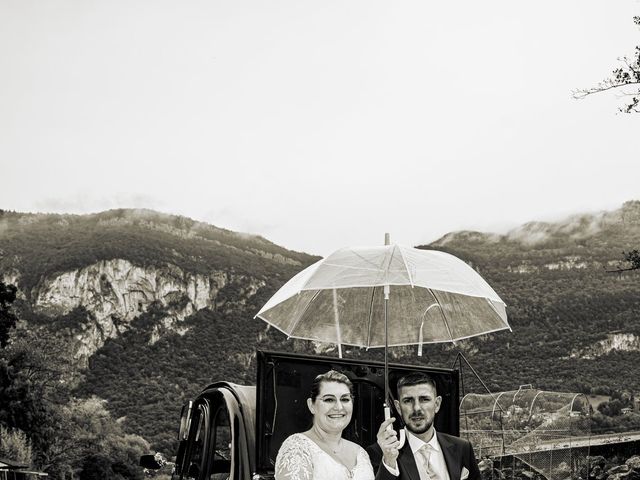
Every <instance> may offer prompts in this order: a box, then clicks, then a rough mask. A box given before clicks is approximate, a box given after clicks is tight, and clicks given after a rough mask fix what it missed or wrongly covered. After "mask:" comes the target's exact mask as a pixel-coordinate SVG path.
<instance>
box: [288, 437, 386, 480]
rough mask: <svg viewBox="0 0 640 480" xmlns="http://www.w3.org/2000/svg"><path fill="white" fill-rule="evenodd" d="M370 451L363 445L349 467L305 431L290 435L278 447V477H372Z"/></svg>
mask: <svg viewBox="0 0 640 480" xmlns="http://www.w3.org/2000/svg"><path fill="white" fill-rule="evenodd" d="M374 478H375V475H374V473H373V467H372V466H371V461H370V460H369V455H368V454H367V452H366V451H365V450H364V449H363V448H362V447H360V450H359V451H358V458H357V461H356V465H355V466H354V467H353V468H352V469H351V470H349V469H348V468H347V467H346V466H345V465H343V464H342V463H340V462H338V461H337V460H335V459H334V458H333V457H332V456H331V455H329V454H328V453H327V452H325V451H324V450H322V449H321V448H320V447H319V446H318V445H317V444H316V443H315V442H314V441H313V440H311V439H310V438H309V437H307V436H306V435H304V434H302V433H295V434H293V435H291V436H290V437H289V438H287V439H286V440H285V441H284V442H283V443H282V446H281V447H280V450H278V456H277V458H276V480H328V479H330V480H373V479H374Z"/></svg>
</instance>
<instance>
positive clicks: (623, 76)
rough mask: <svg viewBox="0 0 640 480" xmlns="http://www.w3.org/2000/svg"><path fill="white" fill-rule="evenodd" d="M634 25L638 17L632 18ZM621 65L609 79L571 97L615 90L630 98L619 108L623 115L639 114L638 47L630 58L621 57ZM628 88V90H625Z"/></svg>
mask: <svg viewBox="0 0 640 480" xmlns="http://www.w3.org/2000/svg"><path fill="white" fill-rule="evenodd" d="M633 21H634V23H635V24H636V25H640V16H636V17H633ZM620 61H621V62H622V65H621V66H620V67H618V68H616V69H615V70H613V72H611V76H610V77H609V78H606V79H604V80H603V81H601V82H600V83H598V85H596V86H595V87H592V88H587V89H580V90H574V91H573V97H574V98H576V99H582V98H585V97H587V96H589V95H592V94H594V93H600V92H605V91H607V90H616V91H618V92H621V93H622V95H623V96H625V97H630V98H629V99H628V100H627V101H626V102H625V104H624V105H623V106H622V107H620V108H619V110H620V111H621V112H623V113H640V46H636V48H635V52H634V54H633V56H632V57H622V58H621V59H620ZM626 87H630V88H626Z"/></svg>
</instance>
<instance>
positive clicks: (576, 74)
mask: <svg viewBox="0 0 640 480" xmlns="http://www.w3.org/2000/svg"><path fill="white" fill-rule="evenodd" d="M639 14H640V1H638V0H615V1H612V0H553V1H551V0H538V1H536V2H533V1H526V2H525V1H519V0H493V1H491V0H490V1H486V2H478V1H477V0H461V1H457V2H433V1H425V0H420V1H412V2H405V1H396V0H393V1H391V0H386V1H374V0H362V1H348V0H342V1H330V0H315V1H305V0H280V1H274V0H269V1H254V0H250V1H240V0H229V1H216V0H206V1H177V0H175V1H162V0H148V1H144V0H126V1H114V0H102V1H95V0H66V1H64V0H46V1H45V0H39V1H33V0H0V162H1V165H0V166H1V169H0V208H4V209H10V210H18V211H41V212H71V213H84V212H97V211H101V210H105V209H109V208H117V207H146V208H153V209H157V210H160V211H163V212H167V213H176V214H181V215H186V216H188V217H191V218H193V219H196V220H201V221H206V222H209V223H212V224H214V225H217V226H220V227H225V228H229V229H232V230H238V231H244V232H250V233H257V234H260V235H263V236H265V237H267V238H268V239H270V240H272V241H274V242H276V243H278V244H281V245H283V246H285V247H287V248H291V249H295V250H303V251H307V252H310V253H315V254H320V255H325V254H328V253H330V252H331V251H332V250H334V249H336V248H339V247H342V246H345V245H370V244H377V243H382V242H383V239H384V232H387V231H388V232H390V233H391V235H392V240H394V241H396V242H398V243H404V244H409V245H416V244H421V243H427V242H430V241H433V240H435V239H437V238H439V237H440V236H442V235H444V234H445V233H447V232H449V231H453V230H461V229H474V230H480V231H498V232H504V231H506V230H507V229H508V228H511V227H515V226H517V225H519V224H521V223H524V222H527V221H531V220H557V219H561V218H562V217H564V216H566V215H568V214H571V213H577V212H595V211H600V210H609V209H615V208H618V207H619V206H620V205H621V204H622V203H623V202H624V201H626V200H631V199H640V192H639V190H640V187H639V184H640V182H639V179H640V155H639V149H638V138H640V135H639V133H640V128H639V127H640V115H635V116H633V115H624V114H618V113H617V108H618V106H619V105H620V104H621V99H620V98H619V97H618V96H616V94H614V93H611V94H604V95H601V96H594V97H591V98H588V99H585V100H583V101H576V100H573V99H572V98H571V91H572V90H573V89H575V88H579V87H589V86H592V85H594V84H596V83H597V82H598V81H599V80H602V79H603V78H605V77H606V76H607V75H608V73H609V72H610V71H611V70H612V69H613V68H614V67H615V66H617V64H618V62H617V58H618V57H620V56H623V55H632V54H633V48H634V46H635V45H638V44H640V30H639V28H638V27H637V26H635V25H634V24H633V20H632V17H633V15H639Z"/></svg>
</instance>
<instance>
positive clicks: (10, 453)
mask: <svg viewBox="0 0 640 480" xmlns="http://www.w3.org/2000/svg"><path fill="white" fill-rule="evenodd" d="M0 457H3V458H10V459H11V460H15V461H16V462H18V463H22V464H24V465H31V464H32V462H33V459H32V455H31V442H30V441H29V439H28V438H27V435H26V434H25V433H24V432H23V431H22V430H19V429H17V428H6V427H4V426H3V425H0Z"/></svg>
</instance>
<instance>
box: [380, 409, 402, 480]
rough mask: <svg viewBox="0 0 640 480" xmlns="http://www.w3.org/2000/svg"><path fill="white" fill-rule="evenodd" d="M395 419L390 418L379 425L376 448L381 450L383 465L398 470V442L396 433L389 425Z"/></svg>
mask: <svg viewBox="0 0 640 480" xmlns="http://www.w3.org/2000/svg"><path fill="white" fill-rule="evenodd" d="M394 420H395V418H393V417H391V418H389V419H387V420H385V421H384V422H382V424H381V425H380V428H379V429H378V435H377V436H376V438H377V440H378V446H379V447H380V449H381V450H382V460H383V461H384V463H385V464H386V465H387V466H389V467H391V468H393V469H396V468H398V465H397V461H396V460H397V458H398V453H399V449H400V442H399V441H398V432H396V431H395V430H394V429H393V427H392V426H391V424H392V423H393V422H394Z"/></svg>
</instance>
